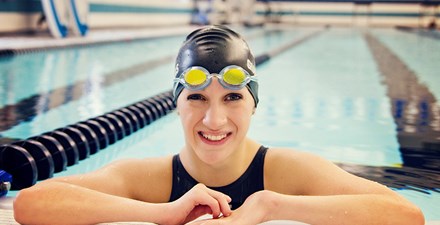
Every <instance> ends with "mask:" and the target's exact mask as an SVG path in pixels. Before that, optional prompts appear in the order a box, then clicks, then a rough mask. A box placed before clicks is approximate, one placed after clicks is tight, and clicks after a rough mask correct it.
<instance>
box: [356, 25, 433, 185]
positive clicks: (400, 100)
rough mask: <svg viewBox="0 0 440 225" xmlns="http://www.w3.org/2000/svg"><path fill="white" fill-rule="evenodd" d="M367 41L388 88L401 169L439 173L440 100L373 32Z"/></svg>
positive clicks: (366, 37) (367, 34) (366, 35)
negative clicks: (412, 168) (416, 169)
mask: <svg viewBox="0 0 440 225" xmlns="http://www.w3.org/2000/svg"><path fill="white" fill-rule="evenodd" d="M364 38H365V40H366V42H367V44H368V46H369V48H370V51H371V53H372V55H373V58H374V60H375V62H376V65H377V67H378V70H379V71H380V74H381V75H382V78H383V83H384V85H385V86H386V90H387V96H388V98H389V100H390V105H391V114H392V115H393V119H394V123H395V124H396V127H397V128H396V129H397V132H398V134H397V141H398V143H399V150H400V153H401V156H402V161H403V165H402V166H403V167H415V168H422V169H427V170H433V171H437V172H440V107H438V106H437V105H436V104H437V103H438V100H436V99H435V96H434V95H433V94H432V93H431V91H430V90H429V88H428V87H427V86H426V85H424V84H423V83H421V82H420V81H419V79H418V77H417V75H416V74H415V73H414V72H413V71H412V70H411V69H410V68H408V66H407V65H406V64H405V63H404V62H403V61H401V60H400V59H399V58H398V57H397V56H396V55H395V54H394V53H393V52H392V51H391V50H390V49H388V48H387V47H386V45H384V44H383V43H381V42H380V41H379V40H378V39H377V38H376V37H374V36H373V35H372V34H371V33H365V34H364ZM439 187H440V186H439Z"/></svg>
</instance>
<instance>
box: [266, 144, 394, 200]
mask: <svg viewBox="0 0 440 225" xmlns="http://www.w3.org/2000/svg"><path fill="white" fill-rule="evenodd" d="M264 167H265V168H264V180H265V188H266V189H268V190H272V191H276V192H279V193H283V194H291V195H335V194H366V193H369V194H371V193H376V194H378V193H381V194H383V193H388V194H389V193H390V190H389V189H388V188H386V187H385V186H383V185H381V184H379V183H376V182H373V181H370V180H367V179H364V178H361V177H358V176H355V175H353V174H350V173H348V172H346V171H344V170H343V169H341V168H340V167H338V166H337V165H336V164H334V163H333V162H331V161H329V160H326V159H324V158H322V157H320V156H318V155H315V154H312V153H308V152H303V151H297V150H293V149H287V148H271V149H269V151H268V152H267V154H266V159H265V166H264Z"/></svg>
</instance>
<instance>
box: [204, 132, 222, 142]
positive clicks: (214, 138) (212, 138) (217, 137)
mask: <svg viewBox="0 0 440 225" xmlns="http://www.w3.org/2000/svg"><path fill="white" fill-rule="evenodd" d="M229 134H230V133H225V134H218V135H213V134H205V133H203V132H199V135H200V136H202V137H203V138H204V139H206V140H208V141H214V142H219V141H222V140H224V139H225V138H226V137H228V136H229Z"/></svg>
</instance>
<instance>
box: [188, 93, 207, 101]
mask: <svg viewBox="0 0 440 225" xmlns="http://www.w3.org/2000/svg"><path fill="white" fill-rule="evenodd" d="M186 99H187V100H189V101H197V100H201V101H205V100H206V98H205V96H203V95H201V94H190V95H188V97H186Z"/></svg>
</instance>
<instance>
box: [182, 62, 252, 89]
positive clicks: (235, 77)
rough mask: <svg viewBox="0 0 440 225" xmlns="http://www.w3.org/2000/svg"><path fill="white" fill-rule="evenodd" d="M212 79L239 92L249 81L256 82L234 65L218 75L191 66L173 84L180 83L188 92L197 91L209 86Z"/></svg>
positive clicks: (199, 67) (243, 70)
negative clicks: (214, 78)
mask: <svg viewBox="0 0 440 225" xmlns="http://www.w3.org/2000/svg"><path fill="white" fill-rule="evenodd" d="M212 77H217V78H218V80H219V82H220V84H221V85H222V86H223V87H224V88H227V89H230V90H240V89H242V88H243V87H244V86H246V84H247V83H249V82H250V81H255V82H256V81H257V78H256V77H255V76H251V75H250V74H249V73H248V72H247V71H246V70H245V69H243V68H241V67H240V66H236V65H231V66H227V67H225V68H223V69H222V70H221V71H220V73H218V74H213V73H209V71H208V70H207V69H205V68H203V67H201V66H193V67H190V68H188V69H186V70H185V71H183V72H182V73H181V74H180V76H179V77H177V78H174V84H175V85H176V84H177V83H181V84H182V85H183V86H184V87H185V88H187V89H189V90H192V91H198V90H203V89H204V88H206V87H207V86H208V85H209V84H211V82H212Z"/></svg>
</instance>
